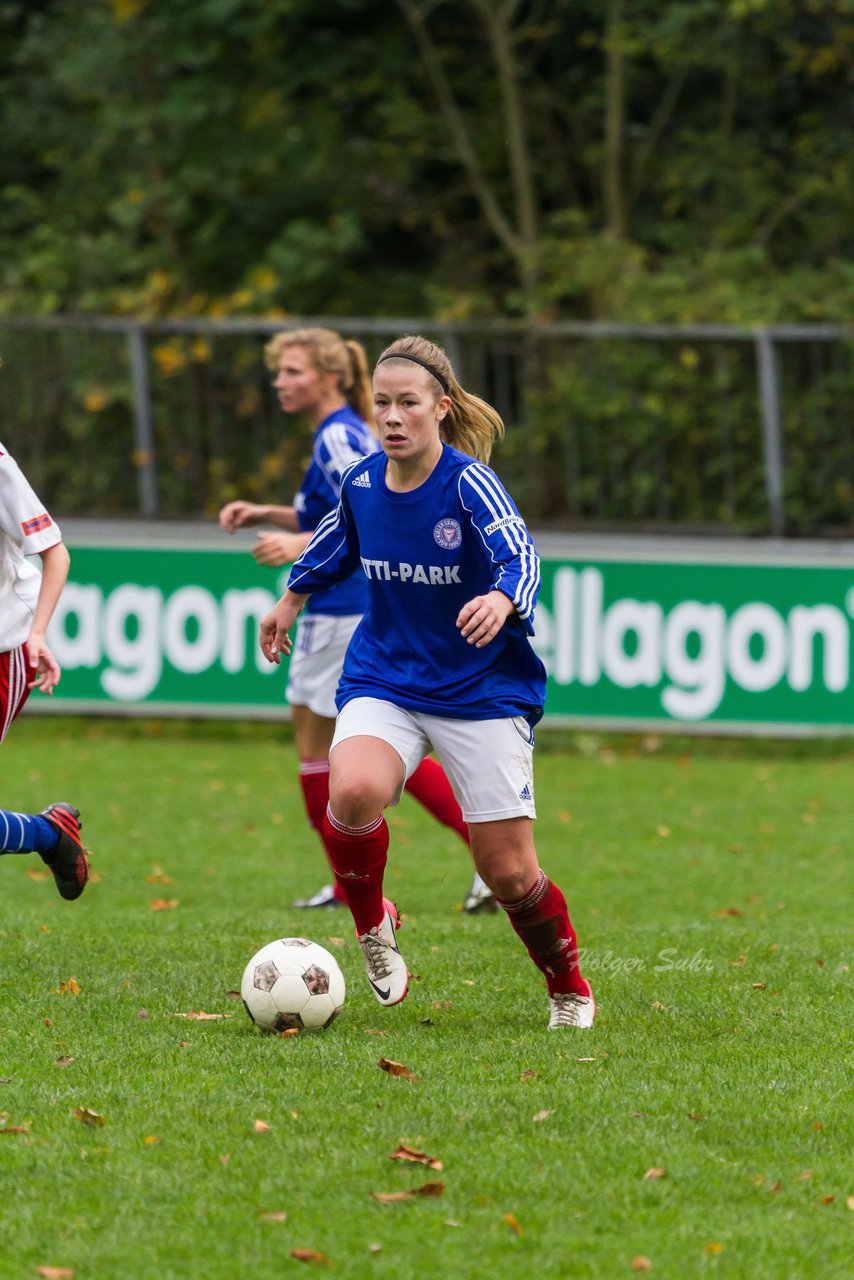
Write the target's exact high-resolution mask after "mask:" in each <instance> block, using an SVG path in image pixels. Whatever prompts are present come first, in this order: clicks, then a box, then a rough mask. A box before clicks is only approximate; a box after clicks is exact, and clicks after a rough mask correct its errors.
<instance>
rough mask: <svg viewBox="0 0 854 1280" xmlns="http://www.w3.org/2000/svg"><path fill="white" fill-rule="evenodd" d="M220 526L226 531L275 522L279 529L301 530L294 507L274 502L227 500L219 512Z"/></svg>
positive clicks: (231, 531) (296, 531) (293, 531)
mask: <svg viewBox="0 0 854 1280" xmlns="http://www.w3.org/2000/svg"><path fill="white" fill-rule="evenodd" d="M219 524H220V528H221V529H224V530H225V532H226V533H234V531H235V529H248V528H251V527H253V526H254V525H256V524H274V525H276V527H277V528H279V529H288V530H290V531H291V532H292V533H298V532H299V520H298V519H297V513H296V511H295V510H294V508H293V507H279V506H276V505H275V504H274V503H262V502H244V501H243V500H242V499H241V500H238V501H236V502H227V503H226V504H225V506H224V507H222V508H221V510H220V513H219Z"/></svg>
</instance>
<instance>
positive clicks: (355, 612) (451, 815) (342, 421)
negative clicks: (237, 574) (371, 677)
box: [219, 328, 495, 913]
mask: <svg viewBox="0 0 854 1280" xmlns="http://www.w3.org/2000/svg"><path fill="white" fill-rule="evenodd" d="M264 354H265V359H266V362H267V366H268V368H269V369H271V370H272V371H273V372H274V373H275V381H274V384H273V385H274V386H275V389H276V392H277V394H278V397H279V403H280V405H281V407H282V409H283V410H284V411H285V412H286V413H289V414H298V415H300V416H301V417H303V418H305V419H306V420H307V422H308V423H309V425H310V426H311V428H312V454H311V461H310V462H309V464H308V467H307V469H306V471H305V474H304V476H303V478H302V481H301V483H300V487H299V489H298V490H297V493H296V496H295V498H294V502H293V505H292V506H276V505H272V504H270V505H267V504H260V503H254V502H246V501H243V500H237V501H233V502H229V503H227V504H226V505H225V506H224V507H223V508H222V510H221V511H220V513H219V522H220V525H221V527H222V528H223V529H225V530H226V531H227V532H228V533H233V532H234V530H235V529H240V528H247V527H254V526H257V525H259V524H272V525H276V526H278V528H279V529H283V530H286V532H283V533H273V532H267V531H262V532H261V533H259V534H258V540H257V542H256V544H255V547H254V548H253V552H252V554H253V556H254V558H255V560H256V561H257V562H258V563H259V564H265V565H272V566H276V565H283V564H289V563H290V562H291V561H293V560H295V559H296V558H297V556H298V555H299V554H300V553H301V552H302V551H303V550H304V549H305V547H306V546H307V545H308V542H309V540H310V538H311V534H312V531H313V530H314V529H315V528H316V526H317V525H318V524H319V523H320V521H321V520H322V519H323V518H324V517H325V516H327V515H328V514H329V512H330V511H334V510H335V508H336V507H337V505H338V498H339V495H340V487H341V476H342V474H343V473H344V471H345V470H346V469H347V467H348V466H350V464H351V463H353V462H354V461H358V460H359V459H361V458H364V457H366V456H368V455H369V454H371V453H374V452H376V451H377V448H378V446H377V440H376V435H375V434H374V432H373V430H372V428H371V426H370V425H369V423H370V421H371V418H372V404H371V401H372V391H371V382H370V377H369V375H368V366H367V360H366V357H365V352H364V349H363V347H362V346H361V344H360V343H358V342H354V341H345V340H344V339H342V338H341V337H340V335H339V334H337V333H335V332H334V331H333V330H331V329H322V328H304V329H291V330H285V331H283V332H281V333H277V334H275V335H274V337H273V338H271V340H270V341H269V342H268V343H267V346H266V348H265V352H264ZM367 600H368V587H367V582H366V580H365V575H364V573H363V572H362V569H361V567H360V566H359V565H356V566H355V568H354V570H353V571H352V572H351V573H350V574H349V576H347V577H346V578H344V579H342V580H340V581H338V582H337V583H335V584H334V585H332V586H330V587H329V588H328V589H327V590H325V591H318V592H315V594H314V595H313V596H312V598H311V601H310V603H309V607H308V608H307V609H306V611H305V613H304V614H303V617H302V618H301V620H300V625H299V628H298V632H297V638H296V643H295V646H294V652H293V656H292V658H291V663H290V667H289V670H288V685H287V690H286V696H287V700H288V703H289V704H290V707H291V717H292V723H293V728H294V741H295V744H296V749H297V754H298V756H299V762H300V764H299V771H300V772H299V776H300V785H301V788H302V792H303V799H304V802H305V808H306V813H307V815H308V820H309V823H310V824H311V826H312V827H314V828H315V830H316V831H317V833H318V835H319V836H320V839H321V842H322V843H324V845H325V843H326V841H325V836H324V834H323V829H322V825H323V817H324V814H325V813H326V806H327V803H328V801H329V748H330V746H331V743H332V735H333V732H334V730H335V714H336V708H335V693H336V689H337V687H338V680H339V678H340V675H341V668H342V665H343V663H344V654H345V652H346V649H347V645H348V644H349V643H350V638H351V636H352V635H353V632H354V631H355V629H356V626H357V625H358V623H359V621H360V620H361V616H362V613H363V611H364V609H365V606H366V604H367ZM407 790H408V791H409V792H410V794H411V795H412V796H414V798H415V799H416V800H418V801H419V802H420V803H421V804H423V805H424V807H425V808H426V809H427V810H428V812H430V813H431V814H432V815H433V816H434V817H435V818H436V819H437V820H438V821H439V822H442V823H443V824H444V825H445V826H447V827H449V828H450V829H451V830H452V831H454V832H456V834H457V835H458V836H459V837H460V839H461V840H463V841H464V843H465V844H466V845H468V843H469V835H468V829H467V827H466V824H465V822H464V821H463V817H462V814H461V813H460V807H459V805H458V804H457V801H456V799H455V798H454V794H453V791H452V790H451V788H450V786H449V785H448V780H447V778H446V777H445V776H444V774H443V773H442V770H441V768H440V767H439V765H438V764H437V763H436V761H435V760H425V761H423V763H422V765H421V767H420V768H419V769H418V770H417V771H416V772H415V773H414V774H413V776H412V777H411V778H409V779H408V782H407ZM345 905H346V898H345V897H344V893H343V890H342V889H341V887H340V885H339V884H338V883H337V881H336V882H335V883H334V884H332V885H324V886H323V888H322V889H320V890H319V891H318V892H317V893H315V894H312V895H311V897H308V898H298V899H297V901H296V902H295V903H294V906H297V907H335V906H345ZM494 907H495V903H494V900H493V897H492V894H491V892H490V890H489V889H488V888H487V886H486V885H485V884H484V883H483V881H482V880H481V879H480V876H479V875H477V873H475V877H474V880H473V882H472V886H471V888H470V889H469V891H468V894H467V895H466V898H465V901H464V909H465V910H467V911H468V912H470V913H471V912H474V911H479V910H484V909H487V910H488V909H494Z"/></svg>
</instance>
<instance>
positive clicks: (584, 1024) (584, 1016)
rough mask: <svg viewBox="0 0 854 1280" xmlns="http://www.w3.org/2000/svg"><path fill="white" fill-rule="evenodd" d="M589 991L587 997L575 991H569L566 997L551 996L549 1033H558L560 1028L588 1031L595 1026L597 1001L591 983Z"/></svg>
mask: <svg viewBox="0 0 854 1280" xmlns="http://www.w3.org/2000/svg"><path fill="white" fill-rule="evenodd" d="M587 990H588V992H589V994H588V995H586V996H583V995H580V994H579V993H578V992H575V991H569V992H567V994H566V995H560V994H556V995H553V996H549V1004H550V1006H551V1014H550V1016H549V1031H557V1030H558V1029H559V1028H560V1027H579V1028H580V1029H581V1030H586V1029H587V1028H588V1027H592V1026H593V1019H594V1018H595V1017H596V1001H595V1000H594V999H593V992H592V991H591V990H590V983H589V982H588V983H587Z"/></svg>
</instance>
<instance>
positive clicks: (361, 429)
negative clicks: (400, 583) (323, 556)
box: [294, 405, 379, 617]
mask: <svg viewBox="0 0 854 1280" xmlns="http://www.w3.org/2000/svg"><path fill="white" fill-rule="evenodd" d="M378 448H379V445H378V444H377V441H376V437H375V436H374V435H373V433H372V431H371V429H370V427H369V426H368V424H367V423H366V422H365V421H364V419H362V418H360V417H359V415H358V414H357V413H356V411H355V409H351V408H350V406H349V405H345V406H344V407H343V408H341V409H336V410H335V412H334V413H330V415H329V417H328V418H324V420H323V422H321V423H320V425H319V426H318V427H317V429H316V431H315V433H314V442H313V446H312V453H311V462H310V463H309V465H308V468H307V470H306V473H305V475H304V476H303V479H302V484H301V485H300V487H299V489H298V490H297V492H296V495H295V497H294V510H295V511H296V514H297V519H298V521H299V526H300V529H303V530H307V529H316V528H317V526H318V525H319V524H320V522H321V520H322V519H323V518H324V516H327V515H328V514H329V512H330V511H334V510H335V508H336V507H337V506H338V499H339V496H340V493H341V477H342V475H343V474H344V472H345V471H346V470H347V468H348V467H349V466H351V465H352V463H353V462H357V461H358V460H359V459H360V458H363V457H365V456H366V455H367V454H370V453H375V452H376V450H377V449H378ZM367 603H368V584H367V582H366V580H365V575H364V573H363V572H362V570H361V566H358V565H357V567H356V569H355V571H354V572H353V573H351V574H350V576H349V577H347V578H345V579H343V580H341V581H338V582H336V583H334V584H333V585H331V586H329V587H328V588H327V589H325V590H323V591H318V593H317V594H316V595H313V596H312V598H311V600H309V602H308V605H307V606H306V612H307V613H323V614H334V615H336V616H337V617H340V616H341V615H342V614H351V613H352V614H355V613H364V611H365V608H366V606H367Z"/></svg>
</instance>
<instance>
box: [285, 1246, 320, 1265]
mask: <svg viewBox="0 0 854 1280" xmlns="http://www.w3.org/2000/svg"><path fill="white" fill-rule="evenodd" d="M291 1257H292V1258H296V1260H297V1262H325V1261H326V1254H325V1253H318V1252H317V1250H316V1249H291Z"/></svg>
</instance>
